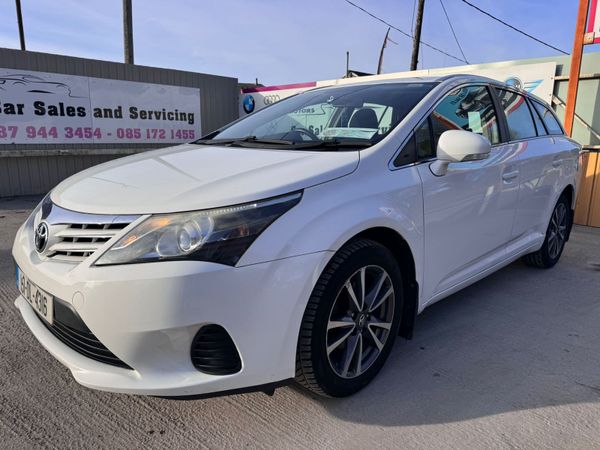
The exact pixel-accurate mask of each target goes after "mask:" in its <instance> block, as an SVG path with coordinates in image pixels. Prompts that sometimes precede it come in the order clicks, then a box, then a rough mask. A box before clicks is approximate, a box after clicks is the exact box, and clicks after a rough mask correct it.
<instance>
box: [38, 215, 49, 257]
mask: <svg viewBox="0 0 600 450" xmlns="http://www.w3.org/2000/svg"><path fill="white" fill-rule="evenodd" d="M46 244H48V224H47V223H46V222H40V224H39V225H38V226H37V228H36V229H35V249H36V250H37V251H38V253H42V252H43V251H44V250H45V248H46Z"/></svg>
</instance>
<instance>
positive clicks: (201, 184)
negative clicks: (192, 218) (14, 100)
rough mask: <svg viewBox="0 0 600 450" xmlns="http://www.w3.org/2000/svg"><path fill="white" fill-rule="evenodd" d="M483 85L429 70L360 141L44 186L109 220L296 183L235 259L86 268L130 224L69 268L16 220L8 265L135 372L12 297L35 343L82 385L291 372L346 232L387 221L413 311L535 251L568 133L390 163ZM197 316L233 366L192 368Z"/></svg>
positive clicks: (208, 387) (233, 383) (143, 385)
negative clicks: (400, 115) (307, 314)
mask: <svg viewBox="0 0 600 450" xmlns="http://www.w3.org/2000/svg"><path fill="white" fill-rule="evenodd" d="M487 82H489V83H495V82H492V81H491V80H486V79H482V78H480V77H472V76H456V77H451V78H448V79H442V80H440V84H439V85H438V86H437V87H435V88H434V89H433V90H432V91H431V92H430V93H429V94H428V95H427V96H426V97H425V98H424V99H423V100H422V101H421V102H420V103H419V104H418V105H417V106H416V107H415V108H414V109H413V110H412V111H411V112H410V113H409V114H408V115H407V116H406V117H405V119H404V120H403V121H402V122H401V124H400V125H399V126H398V127H397V128H396V129H394V130H393V131H392V132H391V133H390V134H389V135H388V136H387V137H386V138H385V139H383V140H382V141H381V142H379V143H378V144H376V145H374V146H372V147H369V148H367V149H364V150H361V151H347V152H311V151H289V150H264V149H248V148H223V147H215V146H197V145H185V146H180V147H175V148H171V149H162V150H157V151H152V152H148V153H144V154H141V155H135V156H132V157H128V158H124V159H123V160H116V161H111V162H109V163H105V164H102V165H100V166H97V167H94V168H91V169H88V170H86V171H84V172H82V173H80V174H78V175H75V176H74V177H72V178H70V179H68V180H66V181H64V182H63V183H61V184H60V185H59V186H58V187H57V188H56V189H55V190H54V191H53V192H52V194H51V199H52V201H53V202H54V203H56V204H57V205H59V206H60V207H62V208H65V209H68V210H73V211H77V212H82V213H91V214H115V215H116V214H127V215H139V214H154V213H165V212H178V211H191V210H197V209H208V208H217V207H223V206H230V205H235V204H240V203H244V202H251V201H256V200H260V199H264V198H270V197H273V196H277V195H282V194H287V193H290V192H294V191H299V190H303V193H302V199H301V201H300V202H299V204H297V205H296V206H294V207H293V208H292V209H290V210H289V211H288V212H286V213H285V214H284V215H283V216H281V217H279V219H277V220H276V221H275V222H274V223H272V224H271V225H270V226H269V227H268V228H267V229H266V230H265V231H264V232H263V233H262V234H261V235H260V236H258V238H257V239H256V240H255V241H254V242H253V243H252V245H251V246H250V248H249V249H248V250H247V251H246V252H245V253H244V254H243V255H242V257H241V259H240V260H239V261H238V263H237V264H236V266H235V267H232V266H225V265H221V264H215V263H209V262H201V261H170V262H156V263H147V264H130V265H122V266H121V265H118V266H106V267H103V266H102V267H97V266H93V263H94V262H95V261H96V260H97V259H98V258H99V257H100V255H101V254H102V253H103V252H104V251H105V250H107V249H108V248H109V247H110V246H111V245H112V244H113V243H114V242H115V240H116V239H117V238H118V237H120V236H122V235H123V234H124V233H125V232H126V231H127V229H126V230H124V231H123V232H122V233H120V234H119V235H118V236H116V237H115V238H114V239H113V240H111V241H109V242H107V243H106V244H105V245H103V246H102V247H101V248H100V249H99V250H98V251H96V253H94V254H93V255H92V256H90V257H88V258H87V259H86V260H85V261H83V262H81V263H78V264H72V263H67V262H58V261H51V260H47V259H44V258H42V257H40V256H39V255H38V253H37V252H36V250H35V248H34V245H33V232H34V231H33V230H34V226H35V225H37V224H36V223H34V221H35V220H36V219H35V218H34V217H30V219H28V221H27V222H26V223H25V224H24V225H23V226H22V227H21V229H20V230H19V232H18V234H17V237H16V239H15V243H14V246H13V256H14V258H15V261H16V263H17V265H18V266H19V267H20V269H21V270H22V271H23V272H24V273H25V274H27V276H28V277H29V278H30V279H31V281H33V282H34V283H35V284H37V285H39V286H40V287H41V288H42V289H44V290H45V291H47V292H49V293H51V294H52V295H54V296H56V297H57V298H59V299H61V300H62V301H63V302H65V303H67V304H70V305H71V306H72V307H73V308H74V309H75V310H76V312H77V313H78V314H79V316H80V317H81V319H82V320H83V321H84V322H85V323H86V325H87V326H88V327H89V329H90V330H91V331H92V332H93V333H94V334H95V335H96V336H97V337H98V339H99V340H100V341H101V342H103V343H104V344H105V345H106V346H107V347H108V348H109V349H110V350H111V351H112V352H113V353H114V354H115V355H116V356H117V357H119V358H120V359H122V360H123V361H124V362H126V363H127V364H128V365H130V366H131V367H132V368H133V369H134V370H132V371H130V370H125V369H122V368H118V367H112V366H108V365H106V364H103V363H100V362H96V361H93V360H91V359H88V358H86V357H85V356H82V355H81V354H79V353H77V352H76V351H74V350H71V349H70V348H68V347H67V346H65V345H63V344H62V343H61V342H60V341H58V340H57V339H56V338H55V337H54V336H53V335H52V334H51V333H50V332H49V331H48V330H47V329H46V327H44V326H43V325H42V323H41V321H40V319H39V318H38V317H37V315H36V314H35V313H34V312H33V310H32V308H31V307H30V306H29V304H28V303H27V301H26V300H25V299H24V298H23V297H19V298H17V300H16V305H17V307H18V308H19V309H20V310H21V313H22V315H23V317H24V320H25V322H26V323H27V325H28V326H29V327H30V329H31V331H32V332H33V334H34V335H35V336H36V337H37V338H38V340H40V342H41V343H42V344H43V345H44V347H46V349H47V350H48V351H50V352H51V353H52V354H53V355H54V356H55V357H56V358H57V359H59V360H60V361H61V362H62V363H63V364H64V365H66V366H67V367H68V368H69V369H70V370H71V372H72V373H73V375H74V377H75V379H76V380H77V381H78V382H79V383H81V384H83V385H86V386H89V387H92V388H96V389H102V390H108V391H115V392H127V393H135V394H149V395H164V396H179V395H195V394H206V393H211V392H217V391H223V390H230V389H237V388H243V387H249V386H256V385H262V384H265V383H271V382H277V381H281V380H285V379H289V378H293V377H294V374H295V359H296V347H297V342H298V334H299V329H300V324H301V321H302V317H303V314H304V311H305V308H306V305H307V302H308V299H309V297H310V294H311V292H312V290H313V288H314V286H315V284H316V282H317V280H318V278H319V276H320V274H321V273H322V271H323V270H324V268H325V267H326V265H327V263H328V262H329V261H330V259H331V258H332V257H333V255H334V254H335V252H336V251H338V250H339V249H340V248H341V247H342V246H343V245H344V244H345V243H347V242H348V241H349V240H351V239H352V238H353V237H355V236H357V235H358V234H360V233H361V232H364V231H366V230H372V229H374V228H385V229H388V230H392V231H394V232H395V233H397V235H398V236H400V237H401V238H402V239H403V240H404V241H405V242H406V244H407V246H408V248H409V249H410V252H411V253H412V258H413V260H414V274H415V279H414V282H415V283H416V285H417V286H418V295H417V299H416V301H417V304H416V310H417V311H418V312H420V311H422V310H423V309H424V308H425V307H426V306H428V305H430V304H432V303H433V302H435V301H438V300H440V299H442V298H444V297H446V296H448V295H450V294H452V293H453V292H456V291H457V290H459V289H461V288H463V287H464V286H467V285H469V284H471V283H473V282H475V281H477V280H479V279H481V278H483V277H484V276H486V275H488V274H489V273H491V272H493V271H495V270H497V269H499V268H500V267H502V266H504V265H506V264H508V263H510V262H511V261H514V260H515V259H517V258H519V257H521V256H523V255H524V254H526V253H529V252H531V251H535V250H537V249H539V248H540V247H541V245H542V242H543V240H544V235H545V232H546V227H547V224H548V221H549V218H550V214H551V212H552V209H553V207H554V205H555V204H556V201H557V199H558V198H559V196H560V194H561V193H562V192H563V191H564V190H565V189H566V188H568V187H571V188H572V189H573V190H574V194H576V192H577V188H578V184H579V179H578V177H579V176H580V173H579V170H578V158H579V150H580V147H579V146H578V145H577V144H576V143H575V142H574V141H572V140H570V139H569V138H567V137H565V136H550V137H539V138H533V139H529V140H527V141H521V142H511V143H504V144H500V145H496V146H495V147H494V148H493V149H492V153H491V155H490V156H489V158H487V159H485V160H481V161H471V162H463V163H452V164H450V165H449V170H448V173H447V174H446V175H444V176H441V177H440V176H435V175H434V174H433V173H432V172H431V169H430V165H431V164H432V161H421V162H417V163H413V164H408V165H405V166H402V167H394V166H393V164H391V161H392V160H393V159H394V157H395V155H396V154H397V153H398V151H399V149H401V148H402V146H403V144H404V142H405V141H406V139H407V137H408V136H409V134H410V133H411V131H412V129H413V128H414V127H415V126H417V125H418V124H419V122H420V121H421V120H422V119H423V118H424V117H426V116H427V115H428V114H429V113H430V111H431V110H432V108H433V107H434V106H435V105H436V104H437V102H438V101H439V100H440V99H441V98H442V97H443V95H444V94H445V93H447V92H449V91H450V90H451V89H453V88H455V87H456V86H460V85H463V84H473V83H476V84H481V83H487ZM574 198H575V195H573V203H574ZM139 220H141V219H139ZM132 226H133V225H132ZM74 299H78V300H77V301H75V300H74ZM82 299H83V300H82ZM207 323H216V324H219V325H222V326H223V327H224V328H225V329H226V330H227V332H228V333H229V334H230V335H231V337H232V339H233V342H234V343H235V345H236V347H237V350H238V352H239V354H240V357H241V360H242V370H241V371H240V372H238V373H235V374H232V375H225V376H216V375H207V374H205V373H202V372H199V371H198V370H196V369H195V368H194V367H193V365H192V364H191V362H190V358H189V353H190V342H191V340H192V339H193V336H194V335H195V333H196V332H197V331H198V330H199V329H200V328H201V327H202V326H203V325H204V324H207Z"/></svg>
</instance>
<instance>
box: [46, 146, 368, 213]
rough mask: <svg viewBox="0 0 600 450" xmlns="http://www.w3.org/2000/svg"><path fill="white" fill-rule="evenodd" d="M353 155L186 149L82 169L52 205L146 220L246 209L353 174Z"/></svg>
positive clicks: (59, 191) (356, 156)
mask: <svg viewBox="0 0 600 450" xmlns="http://www.w3.org/2000/svg"><path fill="white" fill-rule="evenodd" d="M358 161H359V154H358V151H349V152H331V151H326V152H320V151H295V150H270V149H269V150H266V149H251V148H239V147H216V146H207V145H194V144H186V145H180V146H177V147H170V148H165V149H160V150H154V151H150V152H145V153H140V154H137V155H133V156H129V157H126V158H122V159H117V160H114V161H110V162H108V163H104V164H101V165H98V166H95V167H92V168H90V169H87V170H84V171H83V172H80V173H78V174H76V175H74V176H72V177H70V178H68V179H67V180H65V181H63V182H62V183H60V184H59V185H58V186H57V187H56V188H55V189H54V190H53V191H52V194H51V199H52V201H53V202H54V203H56V204H57V205H59V206H61V207H63V208H66V209H70V210H73V211H79V212H85V213H92V214H150V213H165V212H177V211H189V210H196V209H206V208H216V207H220V206H227V205H234V204H238V203H244V202H250V201H254V200H259V199H263V198H268V197H273V196H276V195H281V194H286V193H288V192H292V191H295V190H299V189H303V188H307V187H310V186H314V185H316V184H320V183H324V182H327V181H330V180H333V179H335V178H339V177H342V176H344V175H347V174H349V173H351V172H352V171H354V170H355V169H356V167H357V165H358Z"/></svg>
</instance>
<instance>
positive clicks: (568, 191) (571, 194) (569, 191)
mask: <svg viewBox="0 0 600 450" xmlns="http://www.w3.org/2000/svg"><path fill="white" fill-rule="evenodd" d="M563 195H564V196H565V197H567V200H568V202H569V205H571V207H570V208H569V226H568V229H567V239H566V241H568V240H569V237H570V236H571V229H572V228H573V219H574V217H575V201H576V199H575V188H574V187H573V185H572V184H567V186H565V188H564V189H563V190H562V192H561V193H560V195H559V196H558V198H561V197H562V196H563ZM557 201H558V200H557Z"/></svg>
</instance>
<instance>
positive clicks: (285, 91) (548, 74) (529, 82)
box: [240, 62, 556, 117]
mask: <svg viewBox="0 0 600 450" xmlns="http://www.w3.org/2000/svg"><path fill="white" fill-rule="evenodd" d="M452 73H468V74H473V75H481V76H484V77H488V78H493V79H495V80H498V81H502V82H504V83H507V84H510V85H512V86H515V87H518V88H519V89H523V90H524V91H527V92H530V93H532V94H535V95H537V96H538V97H540V98H541V99H542V100H544V101H545V102H547V103H548V104H551V102H552V93H553V91H554V76H555V74H556V63H555V62H547V63H539V64H521V65H516V64H510V63H498V66H497V67H495V68H491V69H480V68H479V67H478V66H474V65H473V66H458V67H449V68H443V69H429V70H419V71H415V72H396V73H387V74H383V75H371V76H366V77H357V78H342V79H339V80H325V81H317V82H312V83H301V84H288V85H283V86H268V87H258V88H251V89H243V90H242V93H241V95H240V117H243V116H244V115H247V114H250V113H252V112H253V111H257V110H259V109H261V108H264V107H265V106H267V105H269V104H271V103H274V102H276V101H279V100H282V99H284V98H286V97H290V96H291V95H294V94H297V93H298V92H302V91H306V90H308V89H312V88H315V87H322V86H333V85H339V84H352V83H361V82H365V81H375V80H390V79H395V78H410V77H427V76H442V75H448V74H452Z"/></svg>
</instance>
